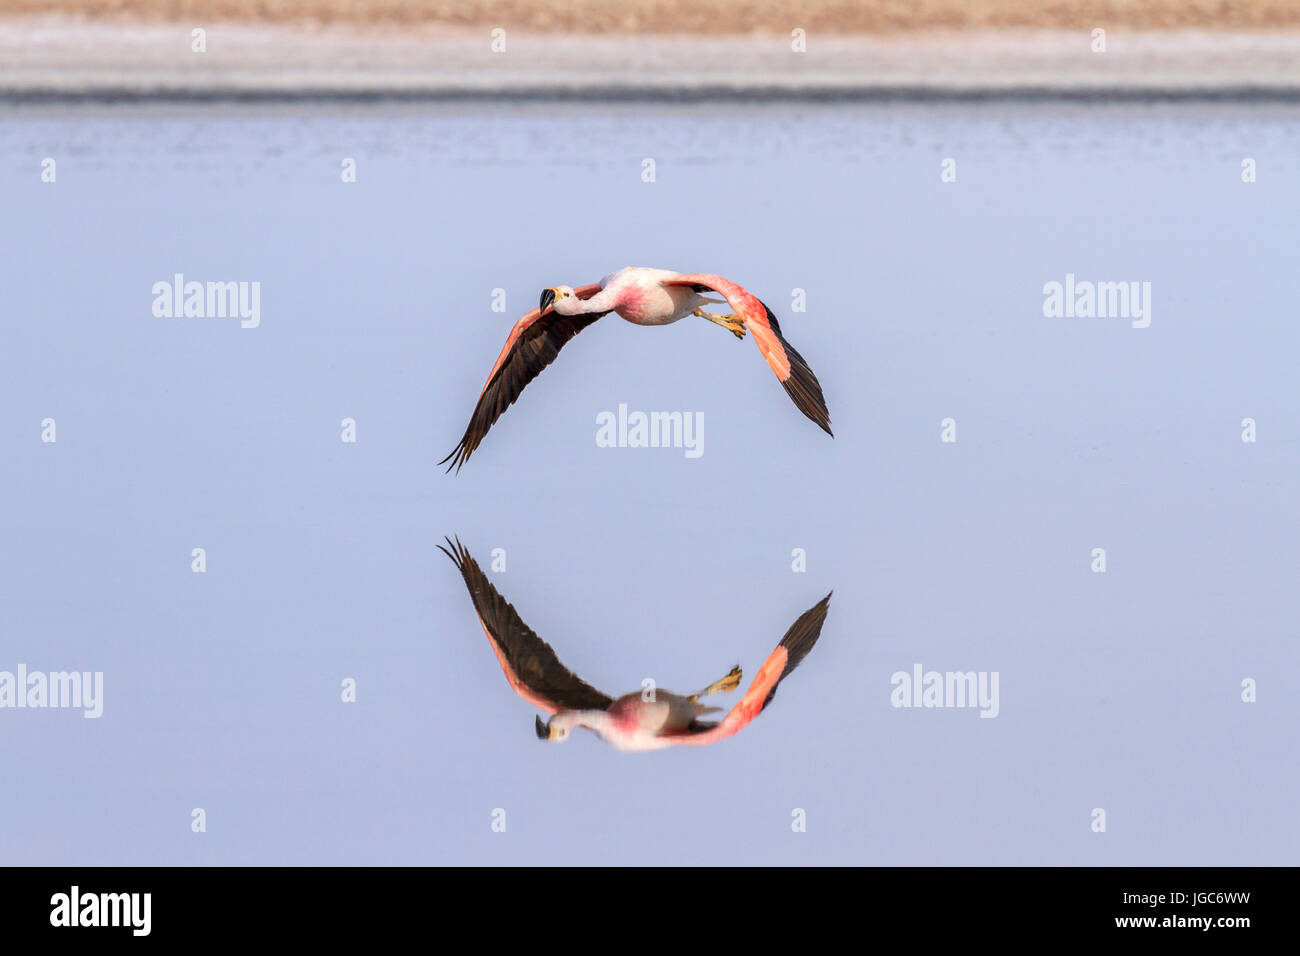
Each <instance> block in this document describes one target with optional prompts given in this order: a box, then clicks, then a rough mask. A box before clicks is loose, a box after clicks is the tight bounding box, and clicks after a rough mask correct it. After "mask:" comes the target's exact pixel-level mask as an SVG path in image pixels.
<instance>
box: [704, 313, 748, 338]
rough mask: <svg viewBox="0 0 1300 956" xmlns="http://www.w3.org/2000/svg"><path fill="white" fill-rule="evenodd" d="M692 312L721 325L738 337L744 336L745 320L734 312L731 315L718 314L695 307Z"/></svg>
mask: <svg viewBox="0 0 1300 956" xmlns="http://www.w3.org/2000/svg"><path fill="white" fill-rule="evenodd" d="M693 314H695V315H698V316H701V317H703V318H706V319H708V320H709V321H710V322H713V323H714V324H716V325H720V326H722V327H723V328H724V329H726V330H727V331H728V332H730V333H731V334H732V335H734V336H735V337H736V338H738V339H743V338H744V337H745V320H744V319H742V318H741V317H740V316H738V315H736V314H734V313H732V314H731V315H718V314H717V313H716V312H705V311H704V310H703V309H696V310H695V312H694V313H693Z"/></svg>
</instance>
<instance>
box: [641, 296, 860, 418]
mask: <svg viewBox="0 0 1300 956" xmlns="http://www.w3.org/2000/svg"><path fill="white" fill-rule="evenodd" d="M662 281H663V284H664V285H685V286H691V287H692V288H693V289H694V290H695V291H696V292H704V291H709V292H716V293H717V294H718V295H720V296H722V297H723V298H724V299H726V300H727V304H728V305H730V306H731V307H732V309H734V310H735V312H736V314H737V315H738V316H740V317H741V318H742V319H744V320H745V327H746V328H747V329H749V331H750V333H751V334H752V335H753V336H754V344H756V345H757V346H758V350H759V352H761V353H762V355H763V358H765V359H767V364H768V365H770V366H771V367H772V371H773V372H775V373H776V377H777V378H778V379H779V380H780V382H781V385H782V386H784V388H785V391H786V394H788V395H789V396H790V398H791V400H793V401H794V404H795V406H796V407H797V408H798V409H799V411H801V412H803V413H804V414H805V415H806V416H808V418H810V419H811V420H812V421H813V422H815V423H816V424H817V426H818V427H820V428H821V429H822V431H824V432H826V434H828V435H830V436H831V437H834V433H833V432H832V431H831V413H830V412H829V411H828V410H827V408H826V399H825V398H823V397H822V387H821V383H820V382H818V381H817V376H816V375H814V374H813V371H812V369H810V368H809V367H808V363H807V362H805V361H804V358H803V356H802V355H800V354H799V353H798V352H796V351H795V350H794V346H792V345H791V344H790V343H789V342H787V341H786V340H785V337H784V336H783V335H781V326H780V324H779V323H778V322H777V321H776V316H775V315H773V314H772V310H771V309H769V308H768V307H767V306H766V305H764V304H763V303H762V302H760V301H759V299H758V297H757V296H755V295H754V294H753V293H751V292H749V291H748V290H746V289H744V288H743V287H741V286H739V285H737V284H736V283H734V282H732V281H731V280H730V279H724V278H722V276H718V275H713V274H711V273H705V272H701V273H688V272H684V273H681V274H679V275H676V276H673V277H672V278H671V279H664V280H662Z"/></svg>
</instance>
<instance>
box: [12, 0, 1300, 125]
mask: <svg viewBox="0 0 1300 956" xmlns="http://www.w3.org/2000/svg"><path fill="white" fill-rule="evenodd" d="M216 6H218V7H220V6H221V4H220V3H218V4H216ZM1296 6H1297V7H1298V8H1300V4H1297V5H1296ZM192 29H193V26H191V25H190V24H184V23H175V22H167V23H160V22H156V23H140V22H135V21H129V20H122V19H116V18H106V19H98V18H91V19H84V18H83V19H78V18H73V19H69V18H67V17H62V16H60V17H21V18H17V19H8V20H3V19H0V98H3V99H5V100H8V101H11V102H12V101H32V100H35V101H41V100H49V99H88V100H95V101H116V100H125V101H132V100H134V101H154V100H169V99H236V100H257V99H270V100H276V99H285V100H295V99H328V98H345V99H346V98H352V99H369V98H392V99H417V100H418V99H457V98H537V97H543V98H577V99H584V98H586V99H619V98H641V99H668V100H671V99H727V98H738V99H743V98H751V99H752V98H754V97H759V96H768V97H787V98H805V99H851V98H858V99H870V98H891V97H892V98H900V97H914V98H926V97H956V98H968V97H1009V98H1061V97H1066V98H1090V97H1113V98H1126V97H1127V98H1135V97H1136V98H1161V97H1173V98H1213V99H1219V98H1224V97H1231V98H1241V99H1271V100H1280V101H1300V30H1268V31H1263V30H1260V31H1251V30H1236V31H1232V32H1228V33H1224V32H1218V31H1205V30H1180V31H1168V30H1128V29H1112V30H1109V31H1108V32H1107V35H1106V50H1105V52H1094V50H1093V49H1092V37H1091V32H1090V31H1088V30H1073V29H1001V30H991V29H981V30H917V31H909V32H904V33H894V34H888V35H883V34H873V33H865V34H844V33H838V32H836V33H829V34H826V35H820V34H818V33H816V32H810V33H809V35H808V40H807V50H806V52H799V53H797V52H794V51H793V50H792V49H791V39H790V36H789V35H788V34H775V33H751V34H739V35H737V34H719V35H703V36H700V35H690V34H677V35H673V34H670V35H660V34H655V35H648V36H627V35H622V34H617V33H603V34H573V33H564V32H535V31H529V30H510V31H507V39H506V49H505V51H504V52H494V51H493V49H492V39H491V36H490V31H489V30H487V29H484V28H470V27H449V26H442V25H428V24H423V25H411V26H406V27H401V28H398V27H393V26H369V27H358V26H353V25H343V24H334V25H328V26H322V25H310V26H309V25H303V24H301V23H293V22H285V23H261V22H259V23H236V22H227V23H223V22H215V21H214V22H206V24H205V26H204V27H203V29H204V30H205V31H206V37H205V39H206V51H205V52H201V53H197V52H194V51H193V50H192V49H191V30H192Z"/></svg>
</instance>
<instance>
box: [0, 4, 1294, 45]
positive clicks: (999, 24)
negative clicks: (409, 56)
mask: <svg viewBox="0 0 1300 956" xmlns="http://www.w3.org/2000/svg"><path fill="white" fill-rule="evenodd" d="M30 14H59V15H63V16H78V15H80V16H91V17H97V18H103V17H114V16H122V15H127V16H133V17H135V18H136V19H138V20H140V21H155V22H161V21H171V22H174V23H178V24H186V25H203V24H205V23H211V22H243V23H256V22H260V23H306V22H316V23H325V24H348V25H353V26H364V27H372V26H383V25H402V26H408V25H411V24H425V25H440V26H463V27H474V28H482V29H491V28H492V27H504V28H506V29H507V30H523V31H530V32H547V31H567V32H576V33H628V34H647V33H662V34H681V33H686V34H696V35H701V34H703V35H719V34H735V33H750V32H754V31H760V32H768V33H775V34H780V35H783V36H789V34H790V31H791V30H792V29H794V28H796V27H800V28H802V29H804V30H807V31H809V32H818V33H824V34H831V33H839V34H845V33H898V32H908V31H917V30H936V29H959V28H960V29H972V28H973V29H986V28H999V29H1000V28H1008V27H1010V28H1034V29H1065V30H1092V29H1093V28H1094V27H1102V28H1105V29H1107V30H1114V29H1125V30H1135V29H1136V30H1186V29H1203V30H1215V29H1227V30H1241V29H1246V30H1251V29H1255V30H1259V29H1269V28H1278V27H1290V28H1296V29H1300V3H1296V2H1295V0H1050V2H1047V0H0V18H5V17H10V16H17V15H30Z"/></svg>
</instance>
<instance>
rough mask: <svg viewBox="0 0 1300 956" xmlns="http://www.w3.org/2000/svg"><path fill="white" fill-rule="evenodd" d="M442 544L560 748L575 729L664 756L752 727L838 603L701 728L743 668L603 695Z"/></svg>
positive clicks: (803, 621) (451, 545)
mask: <svg viewBox="0 0 1300 956" xmlns="http://www.w3.org/2000/svg"><path fill="white" fill-rule="evenodd" d="M446 541H447V547H446V548H444V547H443V546H442V545H438V549H439V550H440V551H442V553H443V554H445V555H447V557H449V558H451V560H452V562H453V563H454V564H455V565H456V567H457V569H458V570H459V571H460V573H461V575H462V576H463V577H464V579H465V586H466V587H467V588H469V595H470V598H471V599H472V600H473V602H474V611H475V613H476V614H477V615H478V619H479V624H481V625H482V627H483V633H485V634H486V635H487V638H488V642H489V643H490V644H491V645H492V650H493V652H494V653H495V654H496V656H497V661H498V662H499V663H500V664H501V669H502V670H503V671H504V672H505V675H506V680H507V681H509V683H510V686H511V687H513V688H514V689H515V693H517V694H518V695H519V696H520V697H522V698H523V699H524V700H526V701H528V702H529V703H530V704H532V705H533V706H535V707H539V708H541V709H542V710H544V711H546V712H547V713H548V714H551V715H552V716H551V718H550V719H549V720H547V721H543V720H542V718H541V717H536V718H535V720H536V724H535V726H536V730H537V736H538V737H539V738H541V739H542V740H547V741H561V740H566V739H568V737H569V734H570V732H571V731H572V730H573V728H575V727H583V728H586V729H587V730H591V731H595V733H596V734H598V735H599V736H600V738H601V739H602V740H604V741H605V743H607V744H610V745H612V746H614V747H616V748H618V749H619V750H631V751H639V750H659V749H662V748H664V747H673V746H682V745H696V746H698V745H702V744H711V743H716V742H717V741H719V740H722V739H723V738H725V737H730V736H731V735H732V734H734V733H736V732H737V731H739V730H740V729H741V728H743V727H744V726H746V725H747V724H748V723H749V722H750V721H752V720H753V719H754V718H755V717H757V716H758V715H759V714H760V713H761V712H762V711H763V709H764V708H766V707H767V705H768V704H770V703H771V702H772V697H773V696H774V695H775V694H776V688H777V685H778V684H780V683H781V681H782V680H784V679H785V678H786V677H788V676H790V672H791V671H793V670H794V669H795V668H796V667H798V666H799V662H800V661H802V660H803V659H804V658H805V657H806V656H807V655H808V652H809V651H810V650H812V647H813V645H814V644H815V643H817V638H818V637H819V636H820V635H821V630H822V624H823V623H824V622H825V620H826V611H827V608H828V607H829V606H830V600H831V596H830V594H827V595H826V596H825V597H824V598H822V599H821V600H820V601H818V602H817V603H816V604H815V605H813V606H812V607H811V608H809V609H808V610H807V611H804V613H803V614H801V615H800V616H799V619H798V620H796V621H795V622H794V624H792V625H791V626H790V629H789V630H788V631H786V633H785V637H783V638H781V642H780V643H779V644H777V646H776V649H775V650H774V651H772V653H771V654H769V655H768V657H767V660H765V661H764V662H763V666H762V667H760V668H759V669H758V676H757V677H755V678H754V680H753V683H751V684H750V685H749V689H748V690H747V691H745V694H744V696H743V697H741V699H740V701H739V702H738V703H737V704H736V706H734V707H732V708H731V710H730V711H729V712H728V713H727V715H726V716H725V717H723V718H722V720H720V721H716V722H715V721H702V720H700V719H699V718H700V716H701V715H702V714H709V713H718V712H720V711H721V710H722V708H721V707H709V706H707V705H705V704H703V703H701V698H704V697H710V696H712V695H714V694H719V693H722V692H724V691H730V690H735V689H736V688H737V687H739V686H740V680H741V671H740V667H739V665H738V666H736V667H733V668H732V669H731V670H730V671H728V672H727V673H726V674H725V675H723V676H722V677H720V678H718V679H717V680H715V681H714V682H713V683H712V684H709V685H708V686H707V687H705V688H704V689H703V690H699V691H696V692H695V693H694V694H685V695H683V694H674V693H671V692H669V691H665V690H659V689H656V690H655V691H654V692H653V693H652V694H651V695H650V699H649V700H647V699H646V697H645V695H646V692H645V691H636V692H633V693H631V694H624V695H623V696H622V697H619V698H618V699H614V698H612V697H610V696H609V695H608V694H604V693H602V692H600V691H598V690H596V688H594V687H592V686H591V685H590V684H588V683H587V682H586V681H584V680H582V679H581V678H580V677H578V676H577V675H576V674H574V673H573V671H571V670H569V669H568V668H567V667H565V666H564V665H563V664H561V663H560V659H559V658H558V657H556V656H555V651H554V650H552V649H551V646H550V645H549V644H547V643H546V642H545V641H543V640H542V639H541V638H540V637H538V636H537V635H536V634H535V633H534V632H533V631H532V629H531V628H529V627H528V625H527V624H525V623H524V622H523V620H522V619H521V618H520V617H519V615H518V613H516V611H515V609H514V606H513V605H511V604H510V603H508V602H507V601H506V599H505V598H503V597H502V596H501V594H500V593H499V592H498V591H497V589H496V588H495V587H493V586H492V583H491V582H490V581H488V579H487V575H485V574H484V573H483V571H482V570H481V569H480V568H479V566H478V563H477V562H476V561H475V560H474V559H473V557H471V556H470V553H469V551H468V550H466V548H465V547H464V546H463V545H462V544H461V543H460V539H459V538H458V539H456V541H454V542H453V541H452V540H451V539H450V538H448V539H446Z"/></svg>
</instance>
